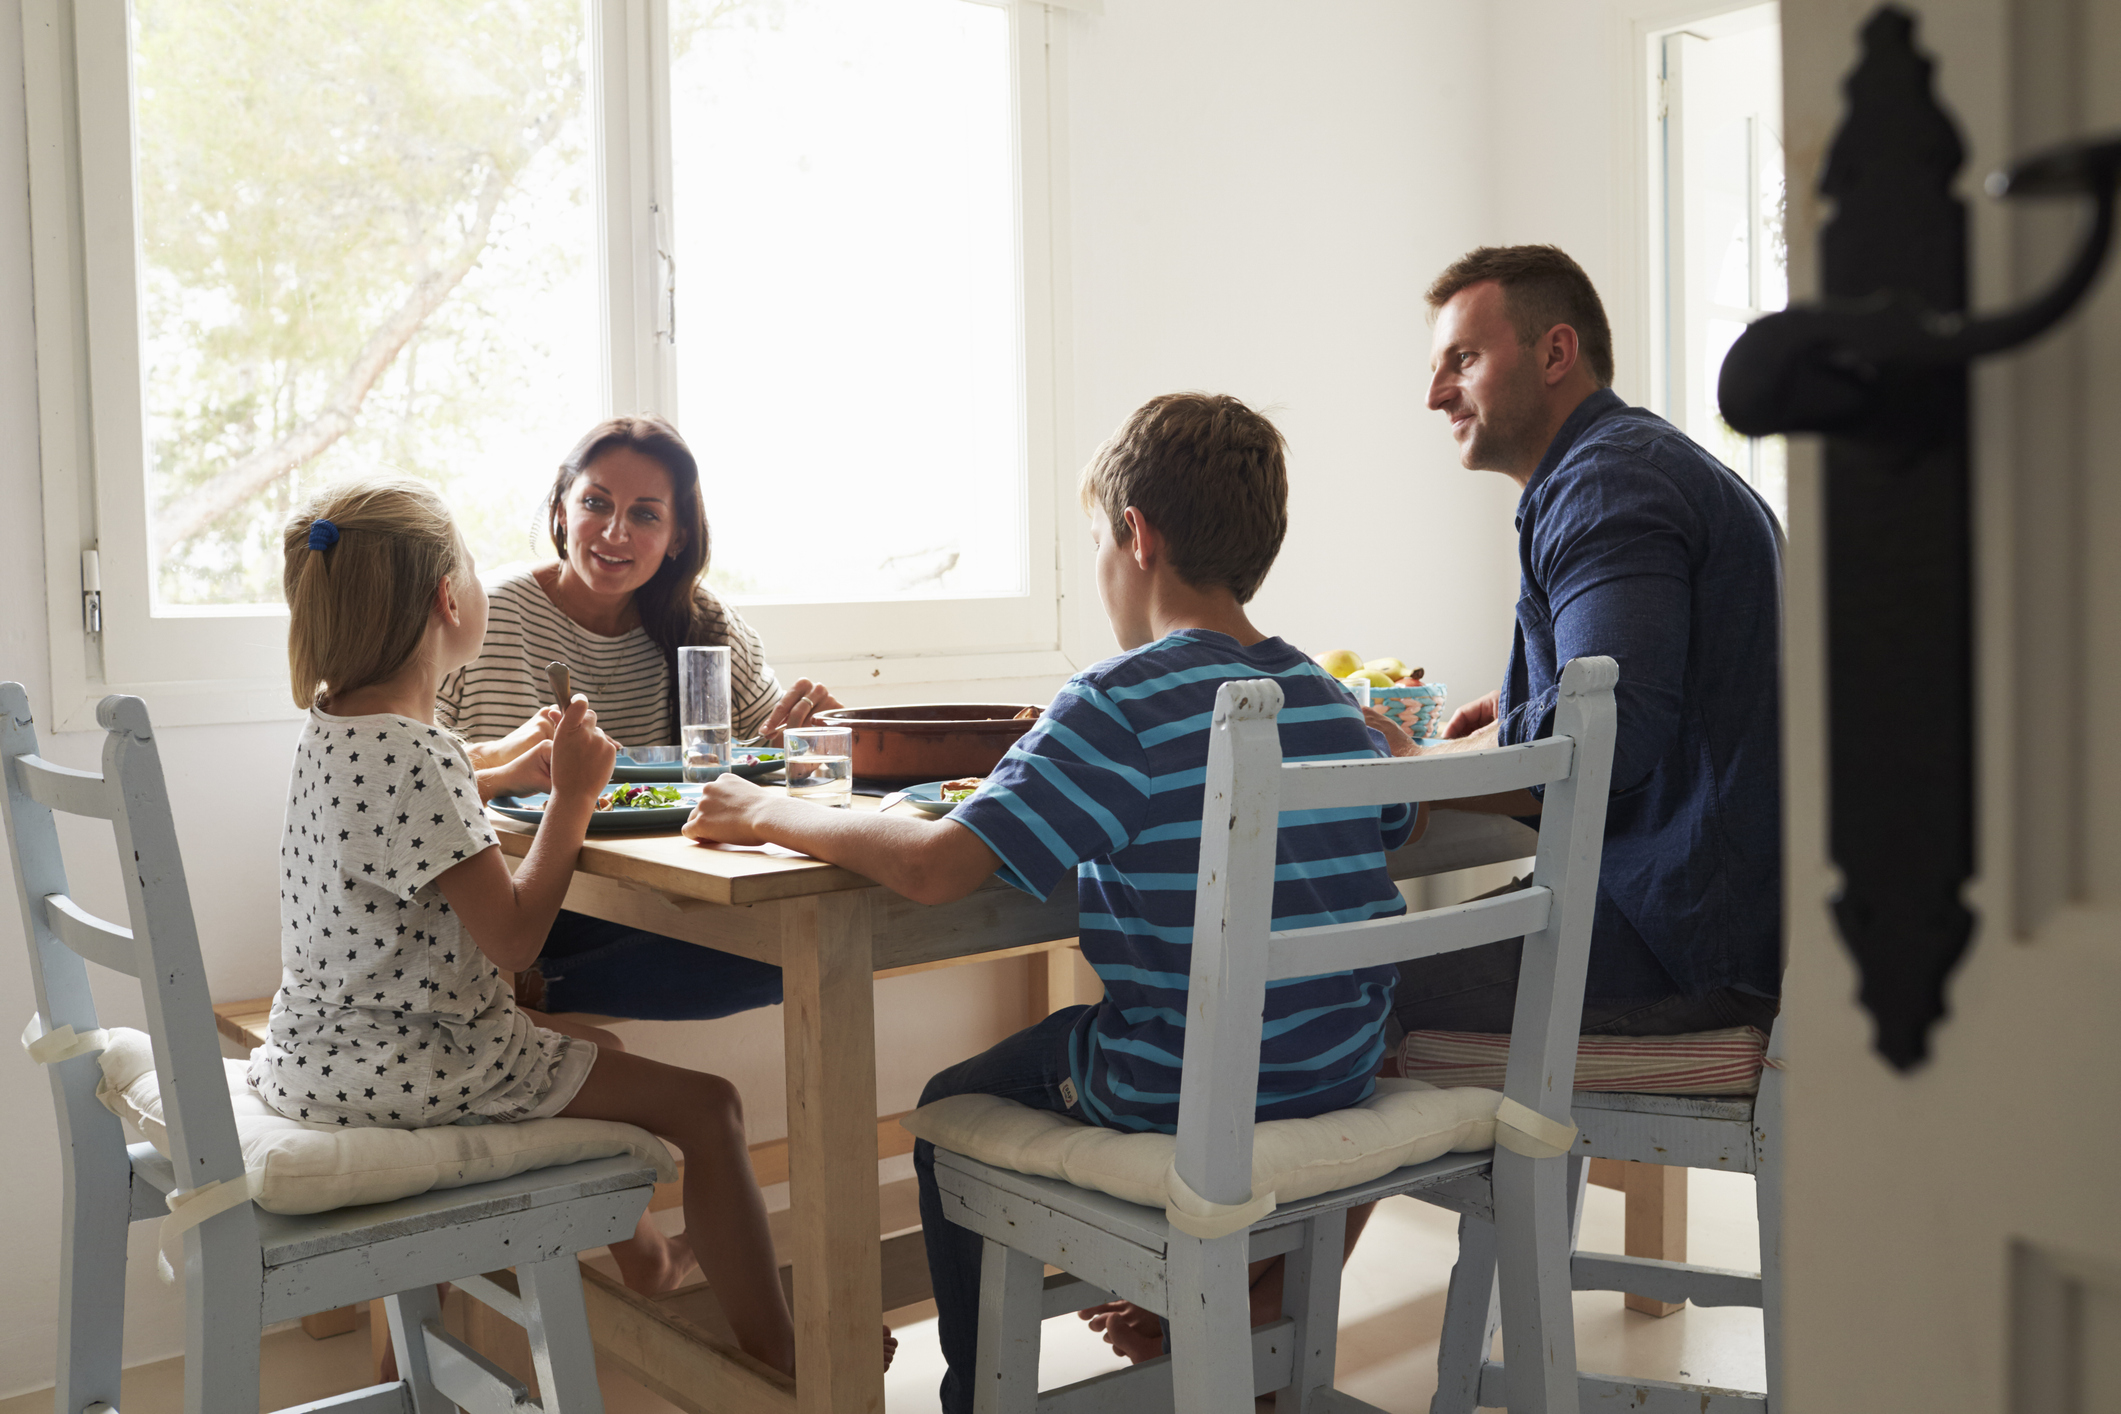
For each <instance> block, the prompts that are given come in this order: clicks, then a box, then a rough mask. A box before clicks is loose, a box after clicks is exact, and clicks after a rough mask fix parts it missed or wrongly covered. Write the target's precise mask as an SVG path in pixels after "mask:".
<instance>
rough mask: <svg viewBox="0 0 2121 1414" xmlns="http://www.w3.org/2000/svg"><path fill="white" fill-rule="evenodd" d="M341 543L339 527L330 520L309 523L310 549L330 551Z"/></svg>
mask: <svg viewBox="0 0 2121 1414" xmlns="http://www.w3.org/2000/svg"><path fill="white" fill-rule="evenodd" d="M338 543H339V527H337V526H336V525H333V524H332V523H331V522H330V521H328V520H323V519H321V518H320V519H317V520H313V521H311V522H310V523H309V548H310V549H312V550H329V549H330V548H331V547H332V546H334V545H336V544H338Z"/></svg>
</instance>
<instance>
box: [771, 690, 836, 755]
mask: <svg viewBox="0 0 2121 1414" xmlns="http://www.w3.org/2000/svg"><path fill="white" fill-rule="evenodd" d="M839 705H840V700H839V699H838V698H837V697H834V696H833V695H832V692H831V690H830V689H828V688H827V687H826V686H825V684H823V683H821V682H812V681H811V680H810V679H808V678H797V679H796V680H795V686H794V687H791V688H789V689H788V690H787V691H786V692H784V693H782V694H781V700H780V701H779V702H776V703H775V704H774V705H773V710H772V711H771V712H768V713H767V714H766V724H765V725H764V726H762V727H760V728H759V735H761V736H764V737H770V738H771V739H773V740H774V741H779V740H780V734H781V732H782V731H783V730H784V729H786V728H788V727H800V726H807V725H808V724H809V722H810V719H811V718H812V717H814V716H816V715H817V714H818V713H820V712H829V711H831V710H832V709H834V708H836V707H838V706H839Z"/></svg>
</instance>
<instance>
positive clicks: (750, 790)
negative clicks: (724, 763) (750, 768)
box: [680, 771, 776, 844]
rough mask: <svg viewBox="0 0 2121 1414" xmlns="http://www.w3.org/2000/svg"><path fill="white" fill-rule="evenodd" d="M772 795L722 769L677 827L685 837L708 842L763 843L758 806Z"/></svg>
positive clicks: (771, 798)
mask: <svg viewBox="0 0 2121 1414" xmlns="http://www.w3.org/2000/svg"><path fill="white" fill-rule="evenodd" d="M773 799H776V797H775V796H773V795H771V794H769V793H768V792H766V791H763V790H760V789H759V788H758V787H757V786H755V785H753V784H752V783H751V782H749V781H747V780H745V779H744V778H743V777H742V776H739V775H737V774H736V772H734V771H724V772H723V773H722V774H721V775H720V776H719V777H717V778H716V779H715V780H714V781H713V782H712V783H711V784H710V785H709V786H708V787H707V789H706V790H704V791H702V792H700V803H699V804H698V805H695V806H693V807H692V815H691V816H690V818H688V819H687V820H686V821H685V828H684V829H683V830H682V831H680V833H681V834H683V835H684V836H685V838H686V839H688V840H704V841H707V842H708V843H710V844H764V843H766V837H765V836H764V835H762V834H760V833H759V825H758V813H759V808H760V807H761V806H763V805H764V804H765V803H766V802H767V801H769V800H773Z"/></svg>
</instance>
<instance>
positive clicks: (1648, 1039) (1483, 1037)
mask: <svg viewBox="0 0 2121 1414" xmlns="http://www.w3.org/2000/svg"><path fill="white" fill-rule="evenodd" d="M1766 1056H1767V1033H1766V1032H1764V1031H1760V1030H1758V1029H1756V1028H1754V1027H1751V1026H1733V1027H1731V1028H1730V1029H1729V1030H1726V1031H1696V1032H1693V1033H1691V1034H1688V1035H1684V1036H1585V1037H1583V1038H1581V1039H1580V1040H1579V1041H1578V1042H1577V1043H1576V1088H1577V1089H1578V1090H1620V1091H1635V1092H1647V1093H1650V1094H1655V1095H1750V1094H1753V1093H1754V1092H1756V1091H1757V1090H1759V1088H1760V1067H1761V1064H1762V1063H1763V1061H1764V1060H1765V1058H1766ZM1509 1059H1510V1038H1509V1036H1508V1035H1506V1034H1503V1035H1496V1034H1490V1033H1487V1032H1478V1031H1410V1032H1408V1033H1407V1039H1406V1041H1405V1042H1404V1043H1403V1044H1402V1045H1401V1046H1400V1050H1399V1073H1400V1074H1401V1075H1404V1076H1408V1077H1409V1078H1411V1079H1415V1080H1426V1081H1428V1082H1429V1083H1430V1084H1431V1085H1438V1086H1458V1085H1477V1086H1480V1087H1482V1088H1483V1089H1488V1090H1500V1089H1501V1088H1502V1075H1503V1070H1504V1068H1505V1067H1506V1066H1507V1065H1508V1064H1509Z"/></svg>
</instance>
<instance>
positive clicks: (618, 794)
mask: <svg viewBox="0 0 2121 1414" xmlns="http://www.w3.org/2000/svg"><path fill="white" fill-rule="evenodd" d="M700 789H701V788H700V787H699V786H696V785H695V786H686V785H662V784H657V783H655V782H649V781H613V782H612V783H611V784H610V785H608V786H606V787H604V790H603V793H602V794H601V795H599V796H598V797H597V808H596V810H595V812H594V813H593V814H591V815H590V817H589V833H590V834H592V835H618V834H626V833H628V832H630V831H635V830H675V829H677V828H678V827H679V826H680V825H683V824H684V823H685V818H686V817H687V816H689V815H690V814H692V807H693V806H694V805H696V804H698V803H699V799H700ZM550 798H551V797H550V796H549V795H548V794H547V793H546V792H544V791H539V792H538V793H537V794H536V795H497V796H495V797H494V798H493V799H492V800H491V801H489V802H487V803H488V805H490V806H491V807H492V808H493V809H494V810H495V811H497V812H498V813H500V814H502V815H506V816H507V817H508V818H509V819H511V820H520V821H522V822H523V823H524V824H526V825H535V824H538V823H539V822H541V821H542V820H544V818H545V802H546V801H547V800H548V799H550Z"/></svg>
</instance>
